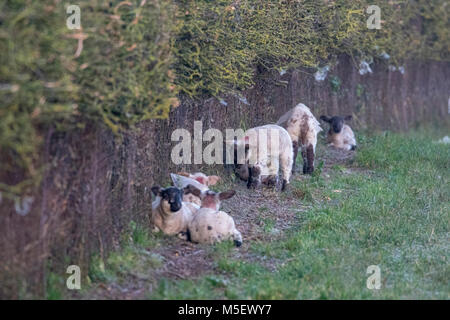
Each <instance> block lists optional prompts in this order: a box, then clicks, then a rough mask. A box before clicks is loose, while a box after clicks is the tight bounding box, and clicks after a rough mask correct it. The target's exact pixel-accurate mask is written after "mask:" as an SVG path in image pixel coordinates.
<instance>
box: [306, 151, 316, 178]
mask: <svg viewBox="0 0 450 320" xmlns="http://www.w3.org/2000/svg"><path fill="white" fill-rule="evenodd" d="M306 159H307V163H308V166H307V168H306V173H313V172H314V146H313V145H312V144H310V145H308V147H307V148H306Z"/></svg>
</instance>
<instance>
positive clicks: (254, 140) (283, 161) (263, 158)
mask: <svg viewBox="0 0 450 320" xmlns="http://www.w3.org/2000/svg"><path fill="white" fill-rule="evenodd" d="M234 144H235V149H237V148H239V146H241V147H244V148H245V161H244V164H245V166H242V164H241V167H240V168H241V169H242V167H243V168H244V169H245V168H248V179H247V187H248V188H256V187H258V186H259V185H260V184H261V183H266V184H268V185H275V184H276V183H277V181H278V173H279V171H281V175H282V179H283V182H282V187H281V190H282V191H284V190H285V189H286V187H287V185H288V184H289V180H290V178H291V173H292V162H293V156H294V152H293V149H292V140H291V137H290V136H289V133H288V132H287V131H286V130H285V129H284V128H282V127H280V126H278V125H275V124H268V125H264V126H260V127H255V128H251V129H249V130H247V131H246V132H245V134H244V137H243V138H242V139H236V140H235V141H234ZM235 151H236V150H235Z"/></svg>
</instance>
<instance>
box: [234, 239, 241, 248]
mask: <svg viewBox="0 0 450 320" xmlns="http://www.w3.org/2000/svg"><path fill="white" fill-rule="evenodd" d="M234 245H235V246H236V247H240V246H242V241H239V240H234Z"/></svg>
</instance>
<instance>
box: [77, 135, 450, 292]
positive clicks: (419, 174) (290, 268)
mask: <svg viewBox="0 0 450 320" xmlns="http://www.w3.org/2000/svg"><path fill="white" fill-rule="evenodd" d="M358 137H359V138H358V140H359V141H358V142H359V148H358V150H357V151H356V152H353V151H350V152H346V151H339V150H336V149H332V148H329V147H326V146H325V145H324V143H323V141H322V140H321V141H320V142H319V143H318V148H317V157H316V171H315V173H314V174H313V175H312V176H306V175H303V174H301V173H300V172H296V174H295V175H294V177H293V179H292V181H291V184H290V186H289V189H288V191H287V192H285V193H280V192H278V191H274V190H267V189H262V190H257V191H253V190H247V188H246V187H245V183H243V182H241V181H238V180H236V181H232V179H231V178H230V177H228V178H227V177H224V181H222V183H221V184H219V185H218V186H217V188H218V190H225V189H228V188H233V189H235V190H236V191H237V195H236V196H235V197H234V198H232V199H229V200H227V201H224V202H223V206H222V207H223V210H224V211H226V212H229V213H230V215H231V216H233V218H234V219H235V222H236V225H237V228H238V229H239V230H240V231H241V233H242V235H243V240H244V243H243V245H242V247H240V248H236V247H234V246H233V244H232V243H228V242H225V243H221V244H217V245H214V246H209V245H199V244H193V243H190V242H186V241H182V240H180V239H178V238H176V237H168V236H164V235H162V234H151V233H149V230H148V228H147V226H141V225H137V224H132V225H131V226H130V230H131V231H130V233H129V234H127V235H126V240H125V242H124V245H123V248H122V249H121V250H118V251H117V252H114V253H112V254H111V255H110V257H109V258H108V259H107V261H101V260H99V259H94V262H93V263H92V267H91V270H90V272H89V277H87V281H88V282H89V284H88V285H84V287H83V289H82V290H81V291H80V292H77V293H73V294H71V296H70V297H72V298H85V299H386V298H387V299H390V298H397V299H398V298H400V299H404V298H406V299H409V298H416V299H424V298H425V299H429V298H443V299H449V298H450V284H449V279H450V268H449V264H448V256H449V244H450V241H449V240H450V239H449V235H450V232H449V212H450V210H449V194H450V192H449V191H450V190H449V179H448V178H449V167H450V163H449V162H450V160H449V159H450V147H449V145H448V144H447V145H445V144H439V143H434V142H432V139H433V138H435V137H434V136H433V135H432V134H429V133H423V132H420V133H409V134H393V133H379V134H371V135H364V134H360V135H359V136H358ZM298 161H299V165H298V166H297V168H301V163H300V162H301V159H298ZM370 265H376V266H378V267H379V268H380V272H381V274H380V275H381V276H380V279H381V288H380V289H379V290H369V289H368V288H367V285H366V281H367V278H368V277H369V276H370V274H368V273H367V268H368V267H369V266H370Z"/></svg>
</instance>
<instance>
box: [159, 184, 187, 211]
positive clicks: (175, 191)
mask: <svg viewBox="0 0 450 320" xmlns="http://www.w3.org/2000/svg"><path fill="white" fill-rule="evenodd" d="M152 192H153V194H154V195H155V196H156V197H161V204H160V206H161V207H162V209H163V211H164V212H165V213H167V214H169V213H170V212H177V211H178V210H180V209H181V207H182V206H183V190H181V189H179V188H176V187H168V188H165V189H164V188H161V187H160V186H154V187H152Z"/></svg>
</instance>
